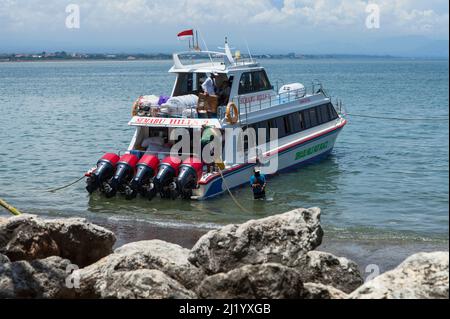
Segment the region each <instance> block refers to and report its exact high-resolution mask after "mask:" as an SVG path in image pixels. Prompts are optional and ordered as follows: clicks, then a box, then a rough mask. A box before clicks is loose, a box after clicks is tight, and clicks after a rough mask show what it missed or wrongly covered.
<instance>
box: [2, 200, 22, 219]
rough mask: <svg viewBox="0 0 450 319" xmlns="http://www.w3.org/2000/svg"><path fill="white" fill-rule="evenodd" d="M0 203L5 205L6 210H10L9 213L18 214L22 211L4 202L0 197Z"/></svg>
mask: <svg viewBox="0 0 450 319" xmlns="http://www.w3.org/2000/svg"><path fill="white" fill-rule="evenodd" d="M0 205H1V206H3V207H5V208H6V209H7V210H9V211H10V212H11V214H13V215H16V216H19V215H21V214H22V213H21V212H20V211H19V210H18V209H17V208H15V207H14V206H11V205H9V204H8V203H7V202H5V201H4V200H3V199H1V198H0Z"/></svg>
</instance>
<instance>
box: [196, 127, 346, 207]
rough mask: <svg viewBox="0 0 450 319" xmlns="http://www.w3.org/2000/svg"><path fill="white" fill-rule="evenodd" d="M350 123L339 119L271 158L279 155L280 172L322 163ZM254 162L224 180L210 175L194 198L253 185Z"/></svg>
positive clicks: (226, 172)
mask: <svg viewBox="0 0 450 319" xmlns="http://www.w3.org/2000/svg"><path fill="white" fill-rule="evenodd" d="M345 124H346V121H345V119H343V118H338V119H337V120H336V122H334V123H333V124H332V125H331V126H329V127H326V128H323V129H321V130H317V131H315V132H310V133H309V134H308V135H304V134H299V136H298V137H297V139H295V136H294V139H293V140H292V142H289V143H286V144H285V145H279V146H278V148H277V149H276V151H275V152H274V151H273V150H271V152H270V153H271V155H270V156H278V169H277V170H276V172H275V173H274V174H276V173H280V172H283V171H287V170H289V169H294V168H297V167H298V166H301V165H305V164H309V163H311V162H315V161H319V160H321V159H323V158H325V157H326V156H327V155H329V154H330V153H331V151H332V149H333V147H334V144H335V142H336V139H337V137H338V135H339V133H340V131H341V129H342V128H343V127H344V125H345ZM254 166H255V164H254V163H248V164H241V165H235V166H232V167H231V168H228V169H225V170H224V171H223V178H224V179H225V183H224V180H223V179H222V177H221V175H220V174H219V173H215V174H211V175H209V176H206V177H205V178H203V179H202V180H201V181H200V182H199V188H197V189H195V190H194V196H193V198H194V199H199V200H203V199H208V198H212V197H215V196H218V195H220V194H222V193H224V192H226V191H227V186H228V187H229V188H230V189H232V188H236V187H238V186H241V185H243V184H246V183H249V180H250V177H251V176H252V174H253V168H254Z"/></svg>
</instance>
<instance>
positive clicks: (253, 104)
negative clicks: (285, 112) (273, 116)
mask: <svg viewBox="0 0 450 319" xmlns="http://www.w3.org/2000/svg"><path fill="white" fill-rule="evenodd" d="M320 93H322V94H324V95H325V96H326V97H329V95H328V94H327V92H326V91H325V89H324V87H323V85H322V83H321V82H320V81H318V80H314V81H313V82H312V83H311V84H310V85H308V86H305V87H304V88H302V89H296V90H290V91H286V92H282V93H278V92H275V93H273V92H272V93H264V92H261V93H260V94H259V95H258V94H255V95H250V96H249V95H237V96H235V97H233V98H232V99H231V102H233V103H234V104H236V106H237V109H238V113H239V114H238V116H239V122H241V123H245V122H246V121H247V115H248V114H249V113H253V112H257V111H261V110H264V109H268V108H271V107H272V106H277V105H280V104H286V103H290V102H293V101H296V100H299V99H302V98H305V97H308V96H313V95H317V94H320ZM225 112H226V107H219V110H218V117H219V119H224V118H225Z"/></svg>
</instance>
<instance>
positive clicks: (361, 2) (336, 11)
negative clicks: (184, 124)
mask: <svg viewBox="0 0 450 319" xmlns="http://www.w3.org/2000/svg"><path fill="white" fill-rule="evenodd" d="M1 1H2V3H1V5H0V40H1V39H2V38H8V37H9V38H15V39H19V40H20V39H25V38H29V37H31V35H33V36H35V37H36V38H38V39H40V40H42V39H46V38H47V39H49V40H53V41H56V39H62V38H64V37H67V35H68V34H70V35H71V36H78V38H77V40H80V41H81V40H82V38H83V39H85V40H86V41H88V40H90V41H100V42H101V41H106V40H107V39H110V40H111V41H113V40H114V39H115V40H116V41H120V40H121V41H124V42H127V41H131V40H132V39H142V41H150V40H149V39H150V38H151V39H153V40H154V41H156V42H158V43H165V41H166V39H167V38H168V37H169V36H171V41H173V35H174V34H175V33H176V32H177V31H179V30H181V29H183V28H189V27H195V28H200V29H201V30H202V32H203V33H204V34H205V35H206V37H208V36H209V37H210V38H213V37H214V38H217V37H222V36H223V35H225V34H228V35H230V36H233V35H238V36H240V35H241V34H244V35H246V36H247V37H252V38H265V39H264V41H265V42H267V40H268V39H269V40H270V41H271V42H272V43H276V42H282V41H284V42H286V41H293V42H297V43H299V42H300V40H299V39H298V38H299V37H300V36H301V37H302V40H303V41H306V40H307V39H308V38H311V37H314V39H317V40H323V41H327V40H328V41H329V40H333V39H334V40H336V39H345V40H348V41H350V40H351V39H356V38H358V37H360V38H361V37H367V36H379V37H387V36H404V35H421V36H429V37H434V38H439V39H444V38H448V23H449V14H448V2H447V1H446V0H428V1H423V0H370V1H368V0H246V1H243V0H227V1H204V0H46V1H41V0H27V1H25V0H1ZM69 3H75V4H78V5H79V6H80V9H81V29H80V30H79V31H76V32H78V33H76V32H74V31H73V30H67V29H66V28H65V23H64V22H65V18H66V15H67V14H66V13H65V7H66V6H67V5H68V4H69ZM368 3H375V4H378V5H379V7H380V13H381V17H380V23H381V28H380V29H377V30H368V29H367V28H366V27H365V20H366V17H367V13H366V6H367V4H368ZM304 35H305V36H304ZM95 37H96V38H95ZM94 38H95V39H96V40H93V39H94Z"/></svg>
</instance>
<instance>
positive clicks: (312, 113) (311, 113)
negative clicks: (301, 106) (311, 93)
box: [307, 107, 319, 127]
mask: <svg viewBox="0 0 450 319" xmlns="http://www.w3.org/2000/svg"><path fill="white" fill-rule="evenodd" d="M307 112H308V113H309V119H310V121H311V126H310V127H314V126H317V125H319V122H318V121H317V112H316V108H315V107H312V108H310V109H309V110H307Z"/></svg>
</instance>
